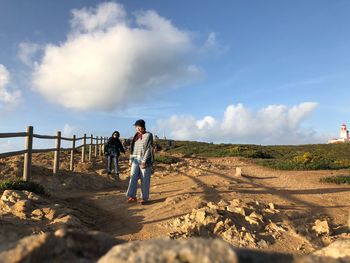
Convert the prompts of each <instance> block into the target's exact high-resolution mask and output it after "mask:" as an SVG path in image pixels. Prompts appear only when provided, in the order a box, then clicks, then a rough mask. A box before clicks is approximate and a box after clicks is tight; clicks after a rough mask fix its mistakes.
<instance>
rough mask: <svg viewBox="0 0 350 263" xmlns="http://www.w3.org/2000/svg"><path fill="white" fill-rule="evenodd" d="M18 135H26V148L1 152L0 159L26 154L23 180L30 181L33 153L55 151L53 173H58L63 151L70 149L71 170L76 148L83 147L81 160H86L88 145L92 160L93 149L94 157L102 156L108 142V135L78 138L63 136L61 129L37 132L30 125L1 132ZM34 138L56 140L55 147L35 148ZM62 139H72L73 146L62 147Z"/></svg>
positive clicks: (5, 134) (72, 169)
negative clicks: (22, 128) (53, 132)
mask: <svg viewBox="0 0 350 263" xmlns="http://www.w3.org/2000/svg"><path fill="white" fill-rule="evenodd" d="M16 137H25V149H24V150H20V151H13V152H6V153H0V159H1V158H6V157H11V156H17V155H22V154H24V163H23V180H25V181H29V180H30V179H31V171H32V154H33V153H46V152H54V165H53V174H54V175H56V174H58V172H59V167H60V154H61V152H62V151H70V165H69V170H70V171H74V154H75V152H76V150H78V149H81V162H85V161H86V149H87V146H88V151H89V153H88V159H89V161H90V160H91V159H92V156H93V153H92V151H93V149H94V150H95V152H94V157H97V156H102V151H103V150H104V147H105V144H106V142H107V138H106V137H102V136H100V137H98V136H97V137H94V136H93V135H92V134H91V136H90V137H86V134H84V136H83V137H78V138H77V137H76V135H73V137H72V138H69V137H62V136H61V132H60V131H58V132H57V134H56V135H55V136H52V135H41V134H35V133H34V128H33V126H28V127H27V131H26V132H15V133H0V139H2V138H16ZM34 138H36V139H48V140H55V148H48V149H33V139H34ZM87 138H89V139H90V141H89V144H87V143H86V142H87V141H86V140H87ZM62 141H71V142H72V146H71V148H63V147H61V145H62ZM78 141H82V144H81V145H80V146H76V143H77V142H78ZM94 141H95V142H96V143H95V144H94ZM93 146H95V147H93Z"/></svg>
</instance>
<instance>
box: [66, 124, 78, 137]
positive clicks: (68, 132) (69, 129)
mask: <svg viewBox="0 0 350 263" xmlns="http://www.w3.org/2000/svg"><path fill="white" fill-rule="evenodd" d="M77 130H78V128H77V127H76V126H72V125H69V124H68V123H66V124H65V125H64V127H63V131H62V136H64V137H72V136H73V135H74V134H76V132H77Z"/></svg>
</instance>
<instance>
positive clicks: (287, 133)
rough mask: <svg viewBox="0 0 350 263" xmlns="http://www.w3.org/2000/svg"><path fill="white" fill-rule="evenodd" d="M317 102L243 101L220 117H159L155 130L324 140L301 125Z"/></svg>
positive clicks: (218, 138) (192, 136) (221, 137)
mask: <svg viewBox="0 0 350 263" xmlns="http://www.w3.org/2000/svg"><path fill="white" fill-rule="evenodd" d="M317 105H318V104H317V103H314V102H304V103H300V104H299V105H296V106H293V107H288V106H286V105H269V106H267V107H265V108H262V109H260V110H258V111H255V112H254V111H252V110H250V109H249V108H247V107H245V106H243V105H242V104H237V105H229V106H228V107H227V108H226V110H225V112H224V114H223V117H222V119H215V118H214V117H211V116H206V117H204V118H203V119H199V120H197V119H196V118H194V117H193V116H178V115H174V116H172V117H170V118H169V119H164V120H159V121H158V122H157V126H156V129H155V131H156V133H159V134H164V133H165V134H167V136H168V137H171V138H174V139H180V140H198V141H208V142H209V141H213V142H230V143H258V144H299V143H315V142H325V140H326V138H323V137H322V136H321V135H319V134H317V133H316V132H315V131H313V130H312V129H307V128H303V127H302V124H303V122H304V121H305V120H306V119H307V118H308V117H309V116H310V114H311V113H312V112H313V111H314V110H315V109H316V107H317Z"/></svg>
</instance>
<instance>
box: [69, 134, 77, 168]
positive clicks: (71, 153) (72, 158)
mask: <svg viewBox="0 0 350 263" xmlns="http://www.w3.org/2000/svg"><path fill="white" fill-rule="evenodd" d="M75 138H76V136H75V135H73V141H72V150H71V152H70V167H69V170H71V171H74V152H75Z"/></svg>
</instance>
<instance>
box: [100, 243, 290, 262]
mask: <svg viewBox="0 0 350 263" xmlns="http://www.w3.org/2000/svg"><path fill="white" fill-rule="evenodd" d="M124 262H128V263H136V262H137V263H185V262H186V263H197V262H201V263H219V262H220V263H235V262H252V263H254V262H256V263H258V262H261V263H262V262H264V263H272V262H285V263H288V262H293V257H292V256H291V255H285V254H280V253H268V252H260V251H257V250H247V249H234V248H233V247H232V246H230V245H229V244H228V243H226V242H224V241H222V240H220V239H203V238H191V239H188V240H173V239H158V240H149V241H136V242H131V243H127V244H122V245H118V246H115V247H114V248H112V249H111V250H110V251H109V252H108V253H107V254H106V255H105V256H103V257H102V258H101V259H100V260H99V261H98V263H124Z"/></svg>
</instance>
